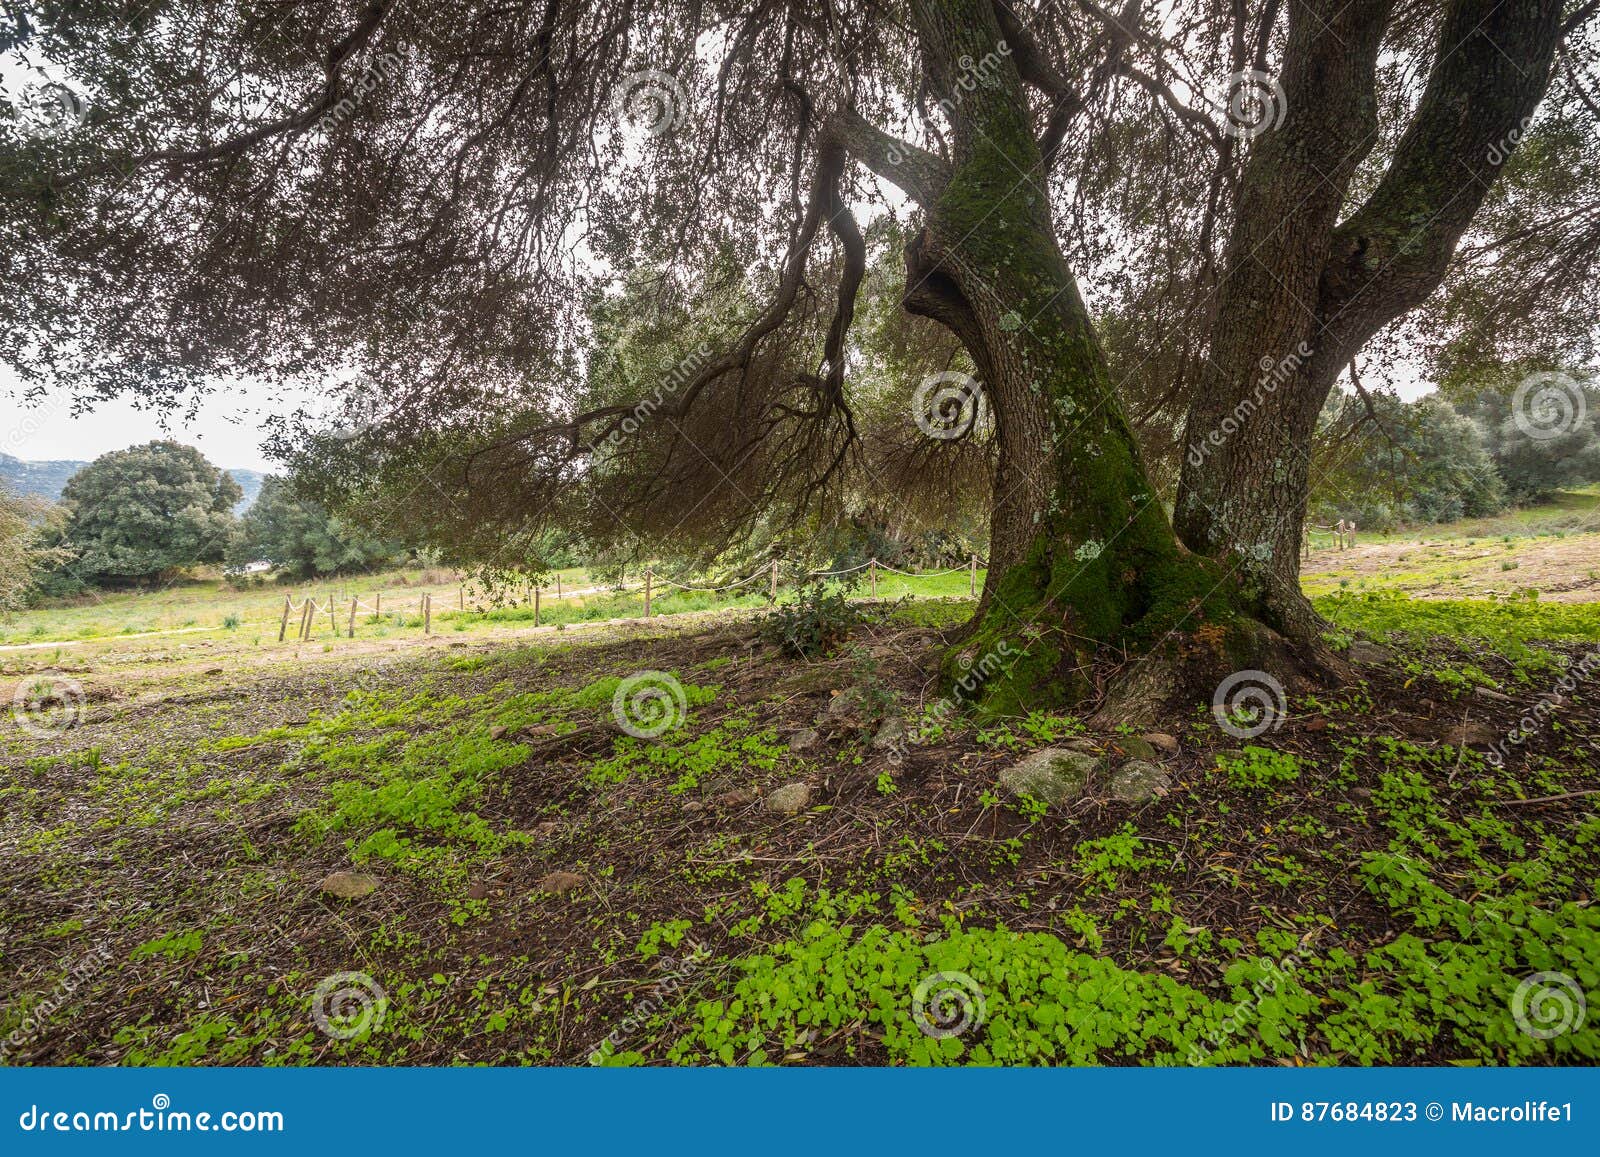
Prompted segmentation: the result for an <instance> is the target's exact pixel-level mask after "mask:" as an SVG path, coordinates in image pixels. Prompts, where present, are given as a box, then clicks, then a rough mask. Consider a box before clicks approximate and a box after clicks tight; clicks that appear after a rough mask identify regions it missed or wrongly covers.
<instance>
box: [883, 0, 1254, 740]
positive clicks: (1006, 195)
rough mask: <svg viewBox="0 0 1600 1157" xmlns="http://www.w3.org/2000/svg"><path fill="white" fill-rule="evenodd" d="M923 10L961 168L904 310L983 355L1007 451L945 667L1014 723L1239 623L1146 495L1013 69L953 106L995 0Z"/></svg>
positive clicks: (936, 217)
mask: <svg viewBox="0 0 1600 1157" xmlns="http://www.w3.org/2000/svg"><path fill="white" fill-rule="evenodd" d="M934 8H937V10H936V11H929V9H934ZM921 11H922V14H923V16H924V19H926V21H927V27H925V29H924V41H925V43H927V44H929V45H930V48H931V51H930V54H929V55H930V57H931V58H932V62H933V64H934V73H935V76H936V78H938V79H939V80H941V81H942V82H943V84H944V85H945V88H946V91H947V99H948V100H949V101H950V102H951V104H952V105H953V111H952V117H951V119H952V121H953V124H954V128H955V141H954V155H955V164H954V166H953V169H952V171H951V173H950V176H949V180H948V182H947V183H946V184H945V185H944V187H943V189H942V191H941V192H940V194H939V195H938V197H937V199H936V200H935V201H933V202H932V203H931V204H929V205H928V206H927V215H926V225H925V229H924V232H923V235H922V236H921V238H919V240H918V242H917V243H916V244H915V245H914V246H913V247H912V250H911V251H910V253H908V274H909V290H908V293H907V298H906V302H907V306H908V308H911V309H912V310H914V311H916V312H919V313H922V314H925V315H927V316H929V317H932V318H935V319H937V320H939V321H941V322H943V323H944V324H945V325H947V326H948V327H949V328H950V329H951V330H952V332H954V333H955V334H956V335H957V336H958V337H959V338H960V339H961V341H962V342H963V344H964V345H965V346H966V348H967V349H968V350H969V351H970V352H971V354H972V357H973V360H974V362H975V363H976V365H977V366H978V368H979V370H980V372H981V373H982V375H983V378H984V388H985V390H986V392H987V396H988V398H989V401H990V403H991V406H992V409H993V412H994V417H995V422H996V427H997V437H998V441H999V447H1000V466H999V473H998V477H997V479H996V498H995V504H994V510H993V530H992V539H991V549H990V567H989V574H988V580H987V583H986V586H985V590H984V598H983V601H982V604H981V606H980V610H979V615H978V618H977V621H976V622H975V624H974V626H973V629H972V630H971V632H970V633H969V635H968V637H967V638H966V640H965V641H964V643H963V646H962V648H961V650H960V653H959V655H957V656H953V657H952V659H951V662H950V663H949V665H948V667H947V674H948V676H949V679H950V681H951V682H952V683H954V684H956V685H957V686H958V688H960V689H962V690H965V691H967V692H969V693H970V694H971V697H972V698H974V699H975V700H977V701H979V702H980V703H981V705H982V706H983V707H984V709H986V710H989V711H992V712H997V713H1012V712H1017V711H1022V710H1025V709H1027V708H1030V707H1033V706H1040V705H1050V704H1059V703H1064V702H1070V701H1076V700H1079V699H1082V698H1083V697H1085V696H1086V695H1087V694H1088V693H1089V692H1090V691H1091V689H1092V683H1091V679H1090V665H1091V662H1092V660H1093V659H1094V658H1095V656H1096V655H1097V653H1099V652H1100V651H1101V650H1102V649H1103V648H1111V647H1115V648H1118V649H1119V650H1120V651H1122V652H1125V653H1127V652H1131V653H1143V652H1145V651H1147V650H1149V649H1151V648H1157V647H1160V646H1161V645H1162V644H1163V643H1165V642H1167V641H1168V640H1169V639H1170V638H1171V637H1172V636H1173V634H1174V633H1175V632H1177V631H1180V630H1193V629H1194V628H1196V627H1198V626H1200V625H1202V624H1203V623H1205V622H1207V621H1208V620H1216V619H1221V618H1225V617H1227V615H1228V610H1229V607H1230V605H1231V600H1230V597H1229V592H1228V590H1227V589H1226V587H1225V585H1224V584H1223V583H1222V582H1220V581H1219V579H1220V575H1219V573H1218V568H1216V567H1215V566H1214V565H1213V564H1211V563H1210V562H1209V561H1207V560H1203V559H1201V558H1198V557H1196V556H1194V555H1191V554H1190V553H1189V552H1188V551H1186V550H1185V549H1184V548H1183V547H1181V546H1180V545H1179V544H1178V542H1177V539H1176V537H1175V536H1174V534H1173V531H1172V528H1171V525H1170V524H1169V522H1168V520H1167V516H1166V513H1165V511H1164V510H1163V508H1162V506H1161V503H1160V502H1159V501H1158V499H1157V496H1156V493H1155V490H1154V488H1153V487H1152V486H1151V485H1150V481H1149V478H1148V476H1147V474H1146V472H1145V468H1144V464H1143V462H1142V461H1141V459H1140V454H1139V450H1138V446H1137V443H1136V442H1135V440H1134V437H1133V434H1132V432H1131V430H1130V428H1129V426H1128V423H1127V421H1126V419H1125V418H1124V416H1123V412H1122V408H1121V406H1120V405H1119V403H1118V401H1117V399H1116V397H1115V395H1114V393H1113V390H1112V382H1111V377H1110V373H1109V371H1108V367H1107V363H1106V359H1105V355H1104V353H1103V351H1102V349H1101V346H1100V342H1099V340H1098V338H1097V336H1096V334H1095V331H1094V327H1093V325H1092V323H1091V321H1090V318H1089V316H1088V312H1087V310H1086V308H1085V306H1084V303H1083V299H1082V297H1081V296H1080V294H1079V292H1078V288H1077V285H1076V283H1075V281H1074V279H1073V276H1072V273H1071V271H1070V269H1069V268H1068V266H1067V263H1066V261H1065V259H1064V258H1063V256H1062V254H1061V251H1060V248H1059V247H1058V245H1057V243H1056V240H1055V230H1054V228H1053V225H1052V222H1051V219H1050V205H1049V197H1048V195H1047V193H1046V188H1045V178H1044V176H1043V173H1044V167H1043V165H1042V162H1041V153H1040V149H1039V146H1038V144H1037V143H1036V142H1035V140H1034V136H1033V133H1032V130H1031V126H1030V123H1029V116H1028V111H1027V104H1026V102H1025V100H1024V99H1023V94H1022V91H1021V82H1020V79H1019V78H1018V75H1017V72H1016V70H1015V68H1014V67H1012V66H1011V65H1010V64H1009V63H1006V64H1005V66H1004V67H1003V68H1002V69H1000V70H999V76H998V79H997V80H996V81H995V83H994V84H993V85H992V86H975V87H974V88H973V89H972V90H971V91H965V92H962V93H961V94H960V99H959V100H957V94H956V91H955V75H954V74H955V68H956V64H955V62H957V61H960V60H961V59H962V58H963V57H965V58H967V59H968V60H969V61H971V60H978V59H981V58H982V57H983V56H984V55H985V53H990V52H993V51H994V48H995V45H996V43H997V42H998V40H999V34H998V29H997V28H996V26H995V21H994V17H993V14H992V11H991V10H990V6H989V4H988V3H987V0H948V2H947V3H945V4H943V5H939V6H934V5H929V6H928V7H927V8H926V9H922V10H921Z"/></svg>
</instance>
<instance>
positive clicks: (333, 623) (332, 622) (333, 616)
mask: <svg viewBox="0 0 1600 1157" xmlns="http://www.w3.org/2000/svg"><path fill="white" fill-rule="evenodd" d="M328 630H330V631H332V632H333V634H334V637H335V638H337V637H338V635H339V614H338V612H337V611H335V610H334V609H333V596H332V595H331V594H330V595H329V596H328Z"/></svg>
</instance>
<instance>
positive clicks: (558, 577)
mask: <svg viewBox="0 0 1600 1157" xmlns="http://www.w3.org/2000/svg"><path fill="white" fill-rule="evenodd" d="M560 597H561V572H560V571H556V598H558V599H559V598H560Z"/></svg>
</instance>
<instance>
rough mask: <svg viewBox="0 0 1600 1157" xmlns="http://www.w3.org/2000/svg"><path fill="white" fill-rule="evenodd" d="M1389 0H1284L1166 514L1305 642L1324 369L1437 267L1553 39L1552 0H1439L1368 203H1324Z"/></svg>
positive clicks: (1499, 160)
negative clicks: (1408, 105) (1284, 16)
mask: <svg viewBox="0 0 1600 1157" xmlns="http://www.w3.org/2000/svg"><path fill="white" fill-rule="evenodd" d="M1392 7H1393V0H1353V2H1351V3H1348V4H1346V3H1344V0H1304V2H1302V3H1297V4H1294V5H1290V6H1289V11H1290V17H1289V38H1288V43H1287V47H1286V50H1285V56H1284V67H1283V70H1282V73H1281V75H1280V78H1279V79H1280V82H1281V84H1282V89H1283V94H1284V100H1285V104H1286V106H1287V108H1286V115H1285V116H1284V119H1283V123H1282V125H1281V127H1279V128H1278V129H1277V130H1276V131H1272V132H1268V133H1266V134H1265V135H1263V136H1262V137H1260V138H1258V139H1257V140H1256V141H1255V142H1254V143H1253V146H1252V151H1251V154H1250V156H1249V159H1248V161H1247V163H1246V166H1245V170H1244V173H1243V177H1242V182H1241V187H1240V194H1239V202H1238V209H1237V211H1236V214H1235V218H1234V227H1233V230H1232V232H1231V234H1230V237H1229V241H1228V245H1227V247H1226V251H1225V253H1226V256H1225V261H1224V266H1223V269H1224V274H1223V278H1222V281H1221V284H1220V286H1219V289H1218V300H1217V311H1216V315H1215V319H1214V322H1213V326H1212V331H1211V335H1210V341H1209V347H1210V356H1209V359H1208V362H1207V365H1206V368H1205V371H1204V372H1203V374H1202V376H1201V381H1200V386H1199V389H1198V391H1197V393H1196V396H1195V398H1194V400H1193V402H1192V404H1191V406H1190V410H1189V414H1188V421H1187V430H1186V434H1185V438H1184V446H1185V451H1186V452H1185V456H1184V464H1183V472H1182V478H1181V481H1180V486H1179V491H1178V498H1177V502H1176V508H1175V512H1174V524H1175V527H1176V529H1177V531H1178V534H1179V536H1180V537H1181V538H1182V540H1183V541H1184V543H1185V544H1186V545H1187V546H1189V547H1190V548H1191V549H1193V550H1194V551H1196V552H1197V553H1201V554H1205V555H1207V556H1210V557H1213V558H1217V559H1220V560H1222V561H1224V562H1225V564H1226V565H1227V566H1228V568H1229V570H1230V573H1234V574H1236V575H1238V581H1239V584H1240V590H1241V593H1242V595H1243V597H1244V599H1245V603H1246V606H1247V607H1248V608H1249V609H1250V610H1251V611H1252V612H1253V613H1254V614H1256V615H1257V616H1258V617H1260V618H1261V619H1262V620H1263V621H1265V622H1266V623H1268V624H1269V625H1270V626H1272V627H1274V628H1275V629H1277V630H1278V631H1280V632H1282V633H1284V634H1285V635H1287V636H1289V637H1290V638H1291V639H1294V640H1296V641H1297V642H1300V643H1302V644H1310V645H1314V644H1315V643H1316V642H1317V639H1318V636H1319V634H1320V630H1321V628H1322V625H1323V624H1322V622H1321V619H1320V617H1319V616H1318V615H1317V614H1316V613H1315V611H1314V610H1313V609H1312V607H1311V605H1310V603H1309V602H1308V601H1307V600H1306V598H1305V597H1304V595H1303V594H1302V593H1301V590H1300V551H1299V544H1300V541H1301V533H1302V528H1303V525H1304V520H1305V515H1306V507H1307V503H1308V500H1309V497H1310V492H1311V488H1312V485H1313V483H1314V480H1313V479H1312V478H1311V476H1310V458H1309V451H1310V445H1311V439H1312V435H1313V433H1314V432H1315V429H1316V424H1317V419H1318V416H1319V415H1320V414H1321V411H1322V407H1323V404H1324V402H1325V401H1326V400H1327V397H1328V393H1329V391H1330V390H1331V389H1332V387H1333V384H1334V382H1335V380H1336V378H1337V377H1338V375H1339V373H1340V372H1341V371H1342V370H1343V369H1344V368H1345V367H1346V366H1348V365H1349V364H1350V363H1351V361H1352V359H1354V358H1355V356H1356V355H1357V353H1358V352H1359V351H1360V349H1361V348H1362V346H1363V345H1365V344H1366V342H1367V341H1369V340H1370V339H1371V338H1372V337H1373V335H1374V334H1376V333H1377V332H1378V330H1380V329H1381V328H1382V327H1384V326H1386V325H1388V324H1389V323H1390V322H1392V321H1394V320H1395V319H1397V318H1398V317H1400V316H1402V315H1403V314H1404V313H1405V312H1406V311H1408V310H1410V309H1412V308H1414V307H1415V306H1417V305H1419V304H1421V302H1422V301H1424V300H1425V299H1426V298H1427V297H1428V295H1429V294H1431V293H1432V292H1433V291H1434V289H1436V288H1437V287H1438V285H1439V283H1440V282H1441V280H1442V279H1443V277H1444V274H1445V271H1446V268H1447V267H1448V264H1449V261H1450V259H1451V257H1452V256H1453V254H1454V252H1455V248H1456V245H1457V243H1458V242H1459V240H1460V237H1461V235H1462V233H1463V232H1464V231H1465V230H1466V228H1467V226H1468V225H1469V224H1470V223H1471V220H1472V217H1473V215H1474V214H1475V213H1476V211H1477V209H1478V207H1479V205H1480V204H1481V203H1482V201H1483V198H1484V196H1485V195H1486V194H1487V192H1488V190H1489V188H1490V187H1491V186H1492V184H1493V182H1494V179H1495V177H1496V176H1497V175H1498V173H1499V170H1500V168H1501V167H1502V166H1503V164H1504V163H1505V160H1506V159H1507V158H1508V157H1509V156H1510V154H1511V152H1512V150H1513V149H1514V148H1515V146H1516V143H1517V140H1518V137H1519V136H1520V132H1521V129H1522V128H1524V127H1525V126H1526V121H1527V118H1528V117H1529V116H1530V115H1531V114H1532V113H1533V111H1534V109H1535V108H1536V107H1537V105H1538V102H1539V100H1540V98H1541V97H1542V95H1543V93H1544V89H1545V85H1546V83H1547V81H1548V77H1549V73H1550V64H1551V60H1552V58H1553V55H1554V51H1555V47H1556V45H1557V43H1558V42H1559V39H1560V15H1561V7H1562V6H1561V4H1560V2H1559V0H1451V3H1450V4H1449V5H1448V6H1447V8H1446V11H1445V12H1444V14H1443V16H1442V18H1441V21H1440V29H1439V35H1438V40H1437V47H1436V48H1435V52H1434V64H1433V68H1432V70H1431V72H1430V75H1429V78H1428V84H1427V87H1426V89H1425V91H1424V93H1423V96H1422V98H1421V100H1420V102H1419V104H1418V107H1417V109H1416V112H1415V113H1414V114H1413V117H1412V120H1411V123H1410V125H1409V126H1408V128H1407V131H1406V133H1405V135H1404V136H1403V137H1402V139H1401V141H1400V144H1399V146H1398V147H1397V149H1396V154H1395V157H1394V158H1393V160H1392V162H1391V163H1390V165H1389V167H1388V169H1387V171H1386V172H1385V174H1384V176H1383V178H1382V179H1381V181H1380V182H1379V184H1378V186H1377V187H1376V189H1375V190H1374V191H1373V193H1372V195H1371V196H1370V197H1369V198H1368V200H1367V201H1366V203H1365V204H1363V205H1361V206H1360V207H1359V208H1358V209H1357V210H1356V211H1355V212H1354V213H1353V214H1351V215H1350V216H1349V217H1348V218H1347V219H1346V220H1345V221H1344V222H1343V223H1339V221H1338V214H1339V212H1340V210H1341V208H1342V207H1343V204H1344V201H1345V198H1346V196H1347V195H1348V191H1349V184H1350V179H1351V176H1352V175H1353V173H1354V171H1355V168H1356V165H1357V164H1358V163H1359V161H1360V160H1361V159H1362V158H1363V157H1364V156H1365V155H1366V153H1367V151H1368V150H1369V149H1370V147H1371V144H1372V141H1373V138H1374V133H1375V129H1376V119H1375V100H1374V93H1373V76H1374V69H1375V62H1376V59H1377V53H1378V49H1379V42H1380V39H1381V34H1382V31H1383V28H1384V26H1385V25H1386V24H1387V22H1388V19H1389V16H1390V10H1391V9H1392Z"/></svg>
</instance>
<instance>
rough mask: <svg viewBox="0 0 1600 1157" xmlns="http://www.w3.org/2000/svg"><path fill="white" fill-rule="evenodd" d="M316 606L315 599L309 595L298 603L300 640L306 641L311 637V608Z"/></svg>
mask: <svg viewBox="0 0 1600 1157" xmlns="http://www.w3.org/2000/svg"><path fill="white" fill-rule="evenodd" d="M314 606H316V601H315V600H314V599H312V597H311V596H310V595H307V596H306V601H305V602H303V603H301V604H300V641H301V642H308V641H309V640H310V639H311V608H312V607H314Z"/></svg>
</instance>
